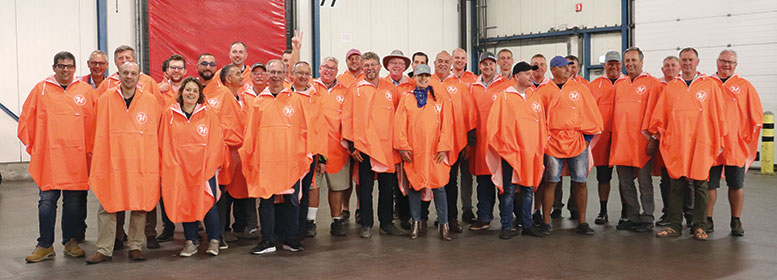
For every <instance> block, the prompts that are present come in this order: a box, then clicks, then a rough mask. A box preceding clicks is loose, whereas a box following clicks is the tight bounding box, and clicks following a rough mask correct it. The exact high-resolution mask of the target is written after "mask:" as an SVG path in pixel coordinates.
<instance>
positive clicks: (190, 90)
mask: <svg viewBox="0 0 777 280" xmlns="http://www.w3.org/2000/svg"><path fill="white" fill-rule="evenodd" d="M204 99H205V98H204V94H202V84H200V82H199V81H198V80H197V79H195V78H193V77H188V78H186V79H184V80H183V82H182V83H181V87H180V89H179V91H178V97H177V98H176V102H175V103H172V104H171V105H170V106H168V107H166V108H165V110H164V111H163V112H162V118H161V123H160V125H159V146H160V147H159V149H160V153H161V159H162V170H161V175H162V199H163V200H164V204H165V205H166V207H165V209H166V212H167V215H168V217H169V218H170V220H171V221H172V222H175V223H179V222H181V223H183V230H184V236H185V237H186V245H185V246H184V248H183V250H181V253H180V256H181V257H188V256H191V255H193V254H195V253H197V246H196V245H194V241H195V239H196V237H197V221H198V220H204V222H205V227H206V229H207V233H208V240H209V243H208V250H207V251H206V252H207V253H208V254H211V255H214V256H216V255H218V254H219V236H220V234H221V228H220V227H219V214H218V211H217V209H216V203H215V202H216V201H217V200H218V198H219V188H218V185H217V183H216V174H217V171H218V169H219V168H220V167H221V166H222V165H223V164H224V162H225V160H224V154H225V151H226V144H225V143H224V137H223V136H222V130H221V126H220V124H219V119H218V116H217V115H216V112H215V111H213V109H212V108H210V107H208V106H205V105H203V104H202V103H203V101H204Z"/></svg>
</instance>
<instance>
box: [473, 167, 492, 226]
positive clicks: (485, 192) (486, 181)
mask: <svg viewBox="0 0 777 280" xmlns="http://www.w3.org/2000/svg"><path fill="white" fill-rule="evenodd" d="M477 180H478V187H477V197H478V204H477V207H478V213H477V214H478V221H479V222H490V221H491V220H493V219H494V203H496V202H495V201H494V200H495V196H496V186H494V182H491V175H478V176H477Z"/></svg>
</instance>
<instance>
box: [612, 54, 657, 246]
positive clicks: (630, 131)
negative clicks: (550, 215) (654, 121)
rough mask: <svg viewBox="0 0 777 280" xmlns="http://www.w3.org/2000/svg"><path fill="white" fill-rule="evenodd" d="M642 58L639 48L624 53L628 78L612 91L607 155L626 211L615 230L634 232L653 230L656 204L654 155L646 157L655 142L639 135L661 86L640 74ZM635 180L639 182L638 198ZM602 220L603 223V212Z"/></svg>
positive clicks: (644, 74)
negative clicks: (615, 173)
mask: <svg viewBox="0 0 777 280" xmlns="http://www.w3.org/2000/svg"><path fill="white" fill-rule="evenodd" d="M643 59H644V54H643V53H642V50H640V49H639V48H630V49H628V50H626V51H624V53H623V62H624V64H625V67H626V73H628V74H629V75H628V76H626V77H625V78H623V79H620V80H619V81H617V82H616V83H615V86H614V89H613V105H614V107H613V108H612V112H613V113H612V119H611V120H610V121H611V130H612V131H611V133H612V134H611V135H612V136H611V139H612V141H611V145H610V151H609V155H608V157H609V159H608V160H609V165H610V166H615V167H616V169H617V172H618V182H619V184H618V189H619V190H620V194H621V201H622V202H623V210H625V212H626V215H623V216H625V218H626V220H625V221H623V222H622V223H618V226H617V229H620V230H632V231H636V232H649V231H652V230H653V220H654V217H653V212H655V203H654V202H653V179H652V177H651V173H652V170H653V155H654V153H651V154H648V149H647V147H648V145H651V144H650V143H651V142H654V141H655V140H654V139H651V138H650V137H646V136H645V135H644V134H642V129H641V126H642V123H643V122H644V120H645V117H646V116H649V115H650V114H649V110H650V109H651V108H650V107H649V106H648V101H649V100H650V99H651V98H655V97H654V95H658V94H661V87H662V86H661V83H660V82H659V81H658V79H656V78H654V77H653V76H651V75H650V74H648V73H647V72H644V71H642V63H643ZM652 145H655V143H653V144H652ZM597 168H599V167H597ZM597 172H598V170H597ZM634 178H637V181H638V182H639V195H637V187H636V185H635V184H634ZM604 206H606V204H604V205H603V207H604ZM640 209H642V210H643V211H642V212H641V213H640ZM599 216H600V217H601V216H602V213H600V214H599ZM604 217H605V221H606V217H607V216H606V212H605V213H604Z"/></svg>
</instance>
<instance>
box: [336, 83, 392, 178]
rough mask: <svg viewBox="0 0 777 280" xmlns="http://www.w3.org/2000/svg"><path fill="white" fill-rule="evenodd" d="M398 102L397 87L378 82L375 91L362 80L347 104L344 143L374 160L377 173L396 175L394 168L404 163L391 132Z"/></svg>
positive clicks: (346, 99) (348, 98)
mask: <svg viewBox="0 0 777 280" xmlns="http://www.w3.org/2000/svg"><path fill="white" fill-rule="evenodd" d="M398 99H399V97H398V95H397V93H396V88H395V87H394V85H393V84H391V83H388V82H386V81H385V80H378V86H377V87H375V86H373V85H372V84H370V83H368V82H367V81H365V80H361V81H359V82H357V84H355V85H354V86H353V87H351V89H350V90H349V92H348V94H347V95H346V98H345V104H343V139H345V140H349V141H352V142H353V144H354V147H355V148H356V149H357V150H359V151H361V152H362V153H366V154H367V155H368V156H370V163H371V164H372V170H373V171H375V172H380V173H393V172H394V164H397V163H399V161H400V157H399V154H398V153H397V152H396V151H394V149H393V145H392V129H391V128H392V127H394V111H395V109H394V108H396V106H397V104H398V101H399V100H398Z"/></svg>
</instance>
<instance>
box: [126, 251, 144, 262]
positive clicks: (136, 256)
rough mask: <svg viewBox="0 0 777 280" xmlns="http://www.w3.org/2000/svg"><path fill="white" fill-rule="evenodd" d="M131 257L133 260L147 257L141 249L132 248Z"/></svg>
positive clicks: (141, 259)
mask: <svg viewBox="0 0 777 280" xmlns="http://www.w3.org/2000/svg"><path fill="white" fill-rule="evenodd" d="M129 258H130V260H133V261H145V260H146V257H144V256H143V252H141V251H140V250H130V251H129Z"/></svg>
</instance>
